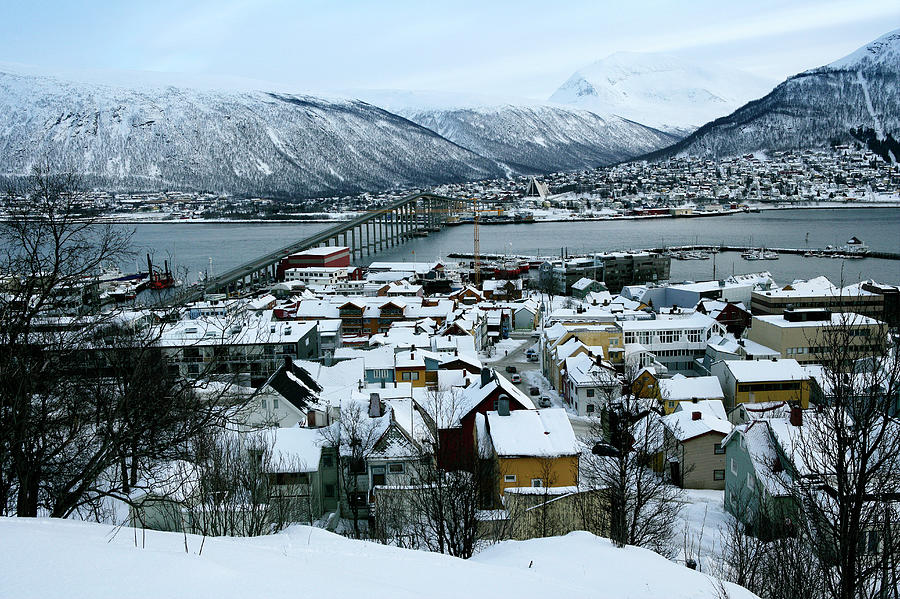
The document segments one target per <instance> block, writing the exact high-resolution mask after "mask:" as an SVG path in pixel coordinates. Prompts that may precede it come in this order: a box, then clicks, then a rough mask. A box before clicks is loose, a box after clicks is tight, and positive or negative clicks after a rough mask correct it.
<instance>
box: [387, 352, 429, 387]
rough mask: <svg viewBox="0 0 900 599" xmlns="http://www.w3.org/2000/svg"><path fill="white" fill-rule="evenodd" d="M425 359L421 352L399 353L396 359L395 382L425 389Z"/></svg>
mask: <svg viewBox="0 0 900 599" xmlns="http://www.w3.org/2000/svg"><path fill="white" fill-rule="evenodd" d="M425 377H426V369H425V358H424V356H423V355H422V352H421V351H416V350H409V351H401V352H397V354H396V356H395V358H394V380H395V381H397V382H398V383H411V384H412V386H413V387H424V386H425V385H426V383H427V381H426V378H425Z"/></svg>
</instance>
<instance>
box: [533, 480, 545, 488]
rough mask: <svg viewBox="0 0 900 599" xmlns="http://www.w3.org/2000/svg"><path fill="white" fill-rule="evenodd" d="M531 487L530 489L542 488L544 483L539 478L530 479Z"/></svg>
mask: <svg viewBox="0 0 900 599" xmlns="http://www.w3.org/2000/svg"><path fill="white" fill-rule="evenodd" d="M531 486H532V487H536V488H540V487H543V486H544V481H543V480H541V479H540V478H532V479H531Z"/></svg>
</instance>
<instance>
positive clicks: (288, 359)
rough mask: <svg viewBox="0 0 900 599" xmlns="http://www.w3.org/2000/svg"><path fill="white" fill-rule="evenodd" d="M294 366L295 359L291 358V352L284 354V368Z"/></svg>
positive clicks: (287, 368) (288, 368)
mask: <svg viewBox="0 0 900 599" xmlns="http://www.w3.org/2000/svg"><path fill="white" fill-rule="evenodd" d="M293 367H294V360H293V359H292V358H291V356H290V355H289V354H284V369H285V370H292V369H293Z"/></svg>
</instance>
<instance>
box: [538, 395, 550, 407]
mask: <svg viewBox="0 0 900 599" xmlns="http://www.w3.org/2000/svg"><path fill="white" fill-rule="evenodd" d="M538 405H539V406H541V407H542V408H549V407H550V396H549V395H541V399H540V401H538Z"/></svg>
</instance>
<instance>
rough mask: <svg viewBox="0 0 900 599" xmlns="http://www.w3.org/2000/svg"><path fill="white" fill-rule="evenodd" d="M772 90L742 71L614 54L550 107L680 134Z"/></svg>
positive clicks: (559, 93)
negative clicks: (556, 105)
mask: <svg viewBox="0 0 900 599" xmlns="http://www.w3.org/2000/svg"><path fill="white" fill-rule="evenodd" d="M772 86H773V82H772V81H769V80H766V79H763V78H761V77H757V76H755V75H752V74H750V73H747V72H744V71H740V70H737V69H731V68H725V67H720V66H717V65H699V64H695V63H692V62H689V61H687V60H684V59H682V58H679V57H677V56H672V55H669V54H658V53H645V52H617V53H615V54H611V55H610V56H608V57H606V58H604V59H602V60H599V61H597V62H595V63H593V64H591V65H588V66H586V67H584V68H582V69H579V70H578V71H576V72H575V73H574V74H573V75H572V76H571V77H570V78H569V79H568V80H567V81H566V82H565V83H564V84H563V85H562V86H560V88H559V89H558V90H556V92H554V93H553V95H552V96H551V97H550V101H551V102H557V103H560V104H569V105H573V106H578V107H580V108H584V109H587V110H591V111H594V112H596V113H598V114H603V115H610V114H613V115H617V116H620V117H623V118H626V119H629V120H633V121H637V122H639V123H641V124H644V125H648V126H650V127H655V128H657V129H662V130H664V131H671V132H684V131H689V130H692V129H695V128H697V127H699V126H700V125H703V124H704V123H706V122H708V121H711V120H713V119H715V118H718V117H720V116H724V115H726V114H728V113H730V112H731V111H733V110H734V109H735V108H737V107H739V106H740V105H742V104H743V103H744V102H747V101H748V100H752V99H754V98H758V97H760V96H763V95H765V94H766V93H767V92H768V91H770V90H771V88H772Z"/></svg>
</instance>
